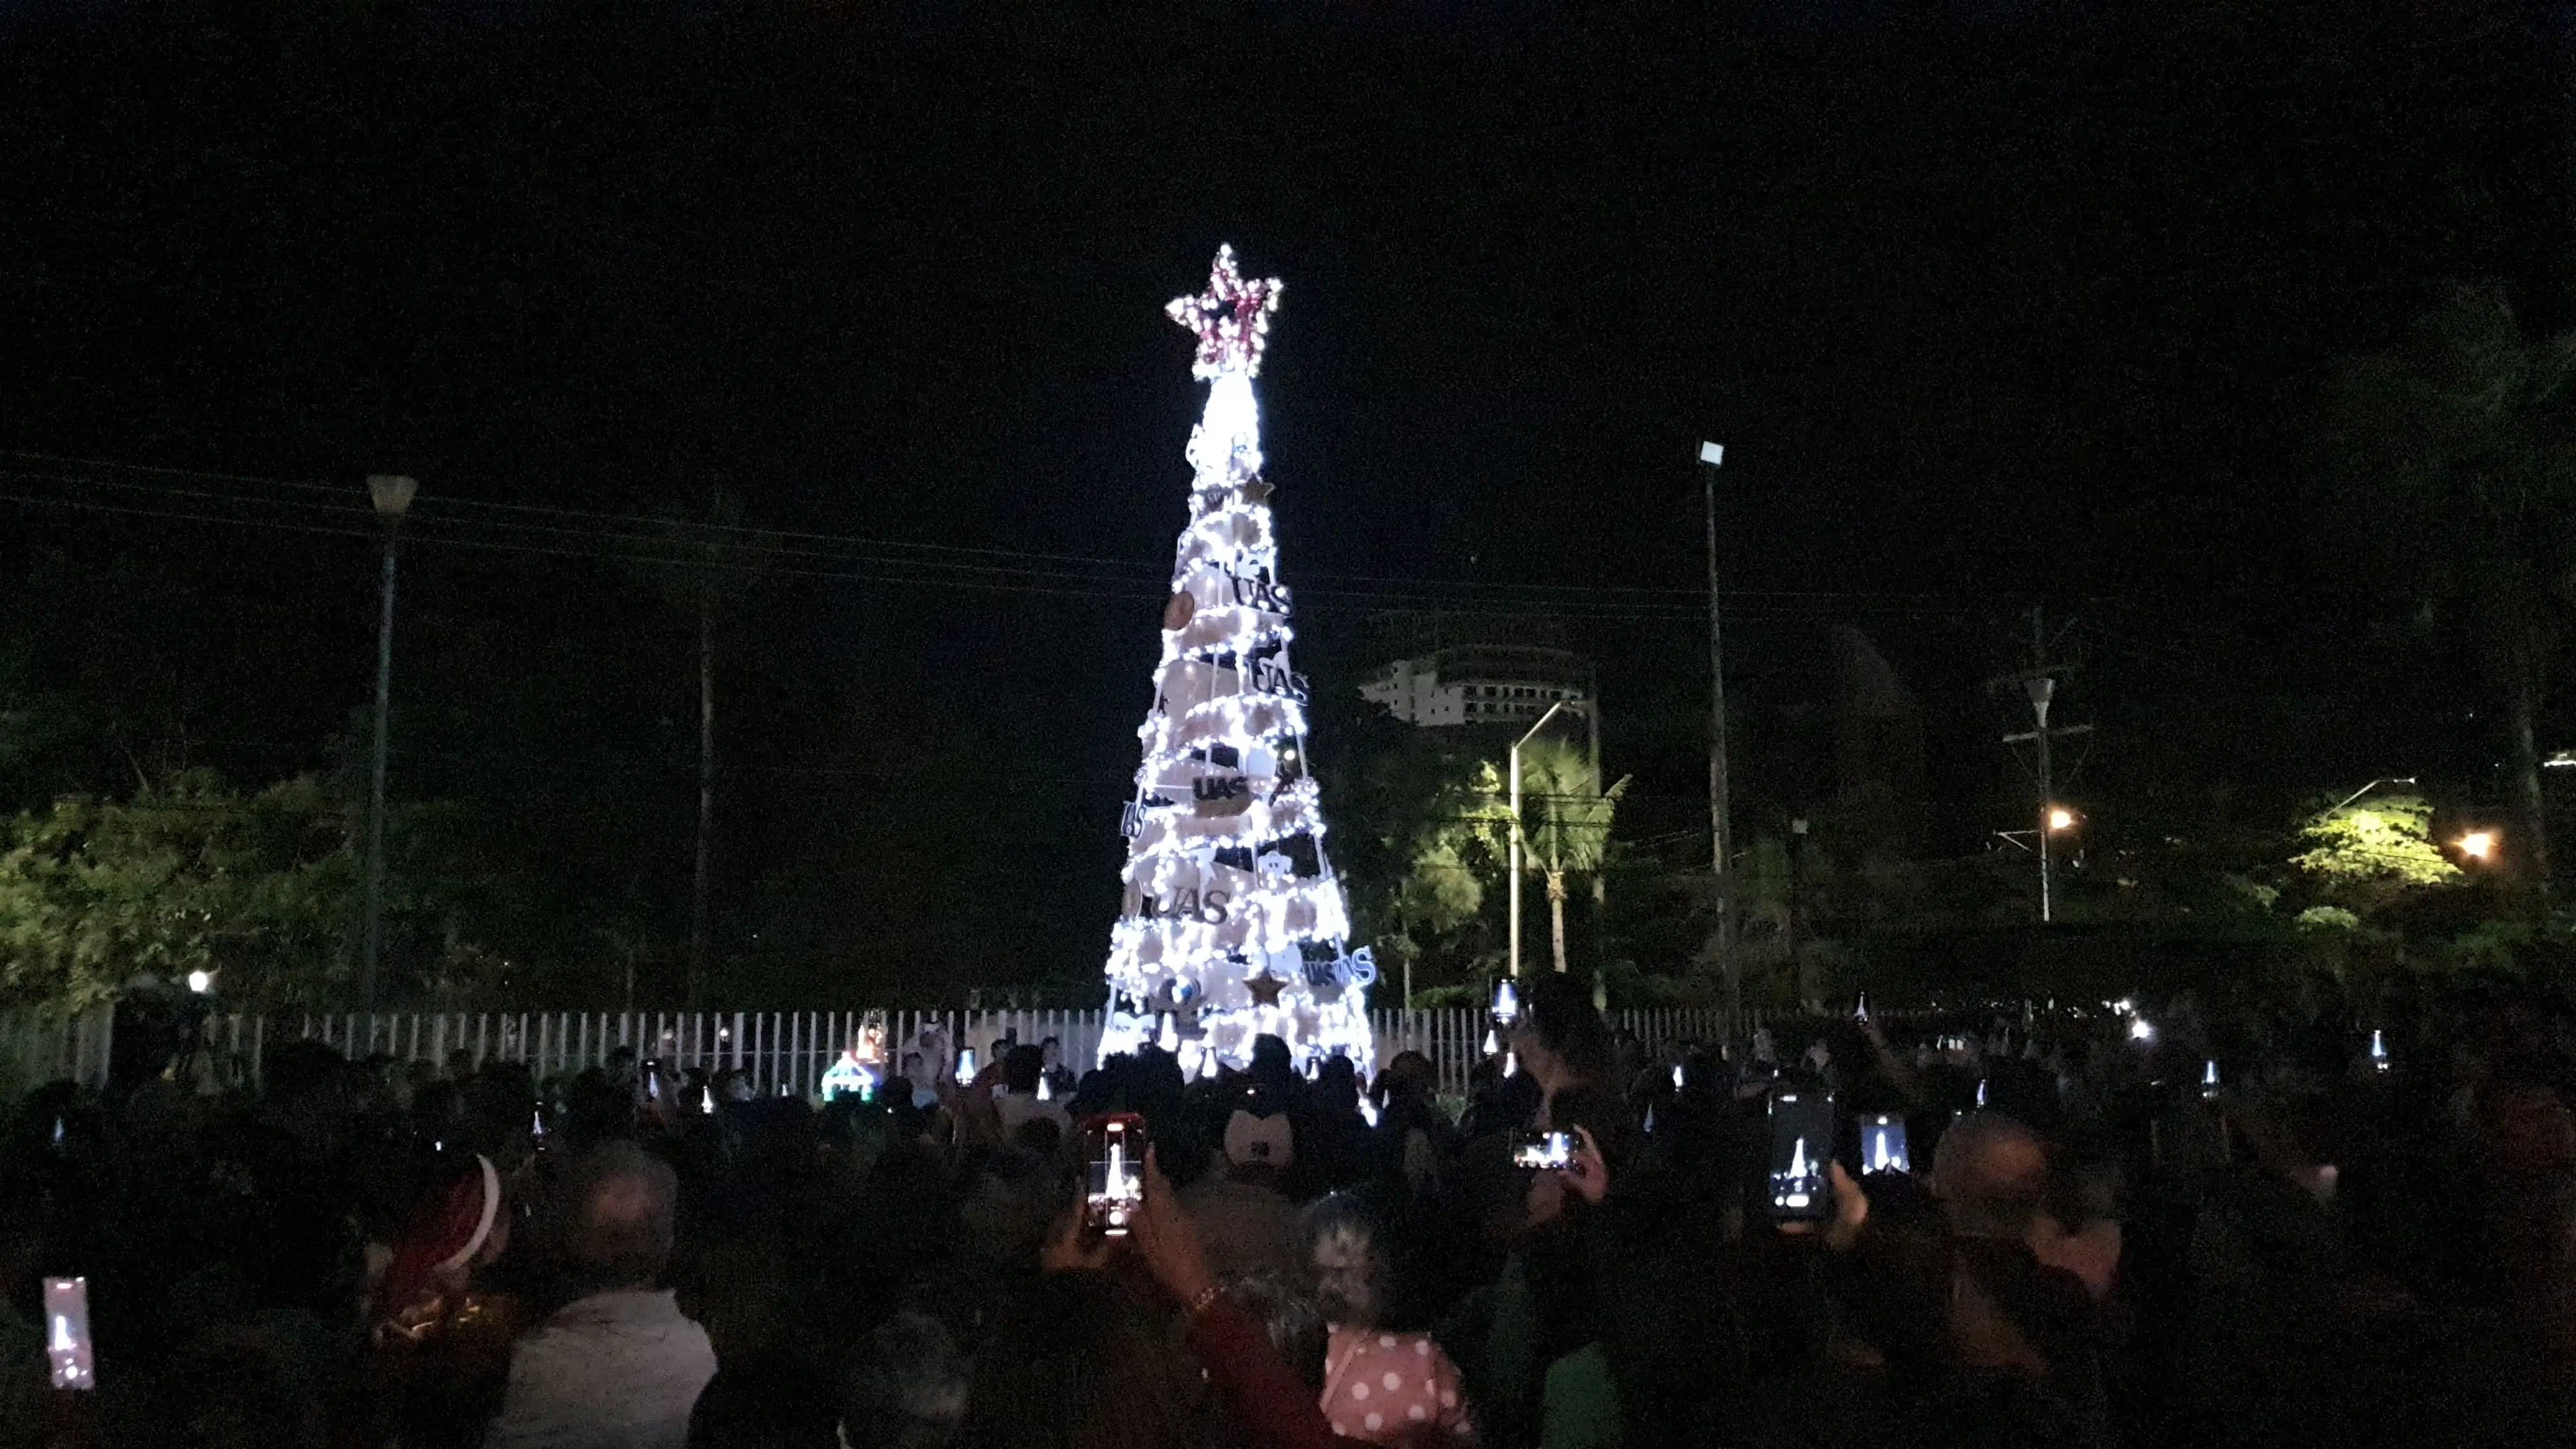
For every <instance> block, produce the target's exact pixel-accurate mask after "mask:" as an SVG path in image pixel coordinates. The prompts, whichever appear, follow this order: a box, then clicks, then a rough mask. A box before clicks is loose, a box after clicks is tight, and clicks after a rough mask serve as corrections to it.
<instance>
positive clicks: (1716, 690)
mask: <svg viewBox="0 0 2576 1449" xmlns="http://www.w3.org/2000/svg"><path fill="white" fill-rule="evenodd" d="M1699 461H1700V484H1701V496H1702V498H1703V500H1704V502H1705V503H1706V505H1707V513H1708V853H1709V867H1708V868H1709V874H1710V876H1712V877H1713V878H1714V879H1715V881H1716V885H1717V961H1718V967H1719V969H1720V970H1722V971H1724V972H1725V973H1726V1005H1727V1009H1728V1010H1729V1011H1731V1012H1734V1013H1737V1014H1739V1015H1740V1014H1741V1013H1742V1012H1743V1010H1744V978H1743V977H1742V975H1741V974H1739V973H1738V971H1737V969H1736V961H1735V892H1734V890H1733V888H1732V886H1731V884H1730V883H1729V882H1728V880H1727V878H1726V858H1727V854H1728V846H1729V844H1730V843H1731V842H1730V841H1729V840H1728V839H1727V836H1728V834H1729V831H1728V829H1727V819H1726V803H1727V802H1726V654H1725V650H1724V647H1723V636H1722V634H1721V632H1720V630H1719V626H1718V608H1717V469H1718V465H1719V464H1721V463H1723V462H1725V461H1726V449H1725V448H1724V447H1723V446H1721V445H1719V444H1717V443H1706V442H1704V443H1701V444H1700V445H1699Z"/></svg>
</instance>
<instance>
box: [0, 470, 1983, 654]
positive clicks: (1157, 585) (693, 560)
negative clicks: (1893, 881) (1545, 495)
mask: <svg viewBox="0 0 2576 1449" xmlns="http://www.w3.org/2000/svg"><path fill="white" fill-rule="evenodd" d="M0 457H15V458H20V459H28V460H32V461H34V462H38V463H42V464H50V465H53V466H52V467H51V468H50V469H38V468H25V467H20V468H0V477H5V478H11V479H15V480H18V481H19V482H20V483H21V484H51V485H55V486H58V487H67V488H90V489H107V490H121V491H122V492H124V493H127V494H129V495H131V494H141V495H143V496H145V497H148V498H153V499H156V500H161V501H164V502H167V501H171V500H185V502H183V503H182V504H181V505H180V506H178V507H175V508H173V507H145V506H140V505H138V504H135V503H131V502H127V503H113V502H106V501H101V500H97V499H80V498H66V497H61V496H58V495H52V494H34V493H27V492H13V493H6V494H0V498H6V499H8V500H10V501H15V502H19V503H24V504H29V505H33V506H53V507H63V508H72V509H79V510H84V511H91V512H105V513H121V514H126V515H129V516H139V517H165V518H172V519H180V520H185V521H193V522H204V523H225V524H233V525H236V526H248V527H259V528H269V529H277V530H282V531H292V532H302V533H308V534H324V535H331V534H336V535H341V536H347V537H365V538H372V537H374V536H376V529H377V527H378V525H377V523H376V520H375V518H374V515H373V513H372V510H371V509H369V508H367V507H365V506H363V505H361V504H358V503H356V502H354V501H353V502H349V503H346V504H343V503H339V502H324V501H320V499H311V500H306V499H280V498H264V497H260V496H258V495H256V494H245V493H240V492H218V491H213V490H208V489H188V488H178V487H170V486H162V485H147V484H144V483H139V482H133V481H127V480H124V479H120V478H116V477H112V476H111V477H98V476H88V475H81V474H73V473H67V472H65V471H63V470H65V469H97V470H105V471H107V472H109V473H135V474H150V475H156V476H159V477H166V478H177V479H195V480H201V481H209V482H218V483H242V484H250V485H254V486H260V487H271V488H282V489H288V490H293V491H295V492H298V493H305V494H321V495H328V496H330V497H332V498H334V499H338V498H347V497H349V495H350V492H351V490H349V489H347V488H345V487H334V486H333V485H329V484H323V483H313V482H305V481H299V480H291V479H274V478H261V477H256V476H253V475H248V474H232V473H216V472H210V471H204V470H193V469H180V468H165V467H153V466H149V465H140V464H127V463H117V462H112V461H106V460H96V459H76V458H63V457H58V456H55V455H49V454H35V453H24V452H17V453H10V452H0ZM227 505H231V506H242V507H247V508H250V509H253V510H257V511H258V512H256V513H255V514H254V515H253V516H242V515H239V514H234V513H228V512H224V511H221V510H222V509H223V508H224V507H225V506H227ZM414 509H415V512H414V514H413V515H411V517H410V518H409V519H407V520H406V527H407V528H408V529H409V530H410V532H409V534H408V535H407V536H408V537H410V538H412V539H413V540H415V541H417V542H423V543H437V544H456V545H458V546H462V547H470V548H478V549H483V550H487V551H500V552H519V553H528V554H537V555H550V556H557V557H601V558H623V559H628V560H631V561H636V562H643V563H662V564H666V565H672V566H685V567H689V568H705V569H712V570H716V571H719V572H731V573H745V574H782V575H786V576H791V577H811V578H821V579H826V580H832V581H839V582H852V583H886V584H913V585H919V584H949V585H955V586H960V587H984V588H988V589H998V590H1000V591H1004V592H1031V593H1058V594H1093V595H1098V596H1101V597H1120V598H1133V599H1138V600H1143V599H1148V598H1159V597H1161V596H1162V594H1163V592H1164V591H1163V589H1162V587H1161V579H1162V577H1163V566H1162V565H1160V564H1157V563H1152V562H1149V561H1146V560H1140V559H1120V558H1102V557H1097V556H1089V555H1080V554H1063V553H1048V552H1040V551H1032V550H1024V549H1005V548H993V547H983V546H968V545H953V544H930V543H918V542H911V541H905V540H895V539H881V538H871V537H865V536H860V535H844V534H829V533H818V532H811V531H800V530H788V529H774V528H761V527H754V526H750V525H742V524H724V523H698V522H690V521H683V520H678V519H671V518H650V517H643V516H638V515H632V514H616V513H602V512H592V511H585V510H580V509H571V508H561V507H553V506H547V505H536V504H504V503H486V502H481V501H478V500H473V499H463V498H445V497H440V498H436V499H422V500H420V501H419V502H417V503H415V504H414ZM447 509H462V510H467V511H468V512H469V516H467V517H451V518H441V517H440V516H439V515H440V513H441V511H442V510H447ZM270 510H285V511H287V512H288V513H289V514H290V515H294V514H301V515H304V518H303V519H299V518H297V517H293V516H289V517H278V516H275V514H274V513H272V512H270ZM473 511H482V512H486V513H494V514H525V515H531V516H532V517H542V518H550V519H560V520H567V521H566V522H559V523H544V522H534V521H526V520H522V519H516V518H506V517H473V516H470V514H471V513H472V512H473ZM305 520H317V521H305ZM433 530H435V531H433ZM531 535H533V536H535V537H536V538H539V539H544V540H550V541H551V542H533V541H530V536H531ZM567 544H570V545H571V546H566V545H567ZM815 544H820V545H825V546H824V547H811V546H805V545H815ZM719 550H723V551H724V552H723V553H719V552H718V551H719ZM726 553H731V554H736V555H741V556H739V557H728V556H725V554H726ZM782 559H788V560H798V559H801V560H812V561H846V562H848V563H849V564H851V565H853V566H854V567H856V568H861V569H872V570H878V571H879V572H876V573H853V572H850V571H848V570H836V569H827V568H811V567H798V566H795V565H793V564H789V563H782V562H779V560H782ZM980 560H996V562H981V561H980ZM1001 561H1008V562H1001ZM1035 565H1074V566H1076V567H1072V568H1065V567H1052V566H1050V567H1037V566H1035ZM886 571H891V572H886ZM1301 577H1302V578H1303V579H1306V580H1310V581H1314V582H1309V583H1307V584H1306V585H1305V587H1304V592H1306V593H1307V594H1308V595H1309V602H1310V603H1313V604H1316V605H1317V606H1319V607H1323V608H1326V609H1332V610H1339V611H1346V612H1347V611H1353V610H1359V611H1380V612H1420V613H1436V614H1452V615H1461V616H1468V617H1475V616H1486V617H1501V618H1521V617H1532V616H1540V615H1545V616H1553V617H1564V618H1578V619H1580V618H1592V619H1663V618H1671V619H1676V620H1679V619H1684V618H1692V617H1696V609H1697V604H1696V602H1695V600H1696V597H1697V592H1696V591H1694V590H1689V589H1665V588H1659V587H1649V586H1642V585H1607V584H1548V583H1534V582H1498V581H1488V580H1468V579H1426V578H1411V579H1408V578H1397V577H1393V576H1387V575H1373V574H1336V573H1329V572H1318V573H1314V574H1307V575H1302V576H1301ZM1319 584H1320V586H1321V590H1322V592H1323V594H1324V595H1325V597H1324V598H1322V599H1315V598H1313V597H1312V595H1313V594H1314V593H1315V592H1316V590H1317V588H1318V585H1319ZM1374 584H1384V585H1392V586H1393V587H1392V588H1372V587H1367V586H1368V585H1374ZM1068 585H1080V587H1067V586H1068ZM1345 585H1351V586H1353V587H1345ZM1425 591H1438V592H1436V593H1432V592H1425ZM1729 597H1730V598H1732V599H1734V600H1736V601H1737V602H1738V606H1739V610H1740V611H1741V612H1743V613H1745V614H1746V616H1747V617H1749V618H1756V619H1760V618H1806V617H1816V616H1821V614H1822V613H1824V612H1825V611H1824V610H1823V609H1821V608H1820V607H1819V606H1821V605H1828V604H1832V603H1836V602H1839V603H1841V604H1843V605H1844V609H1843V610H1841V611H1839V612H1841V613H1844V614H1849V613H1851V612H1865V613H1868V614H1870V615H1872V616H1876V617H1893V618H1923V619H1950V618H1958V617H1962V616H1965V615H1968V614H1971V613H1974V612H1976V611H1977V609H1979V608H1982V607H1984V605H1982V604H1980V603H1978V601H1977V600H1976V599H1975V598H1974V596H1963V595H1943V594H1928V593H1906V592H1897V591H1875V590H1828V589H1805V590H1745V591H1740V592H1738V593H1735V594H1731V595H1729Z"/></svg>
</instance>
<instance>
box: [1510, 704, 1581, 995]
mask: <svg viewBox="0 0 2576 1449" xmlns="http://www.w3.org/2000/svg"><path fill="white" fill-rule="evenodd" d="M1567 703H1568V701H1566V700H1562V699H1560V700H1558V701H1557V702H1556V703H1554V704H1551V705H1549V706H1548V707H1547V713H1545V714H1543V715H1540V716H1539V717H1538V723H1537V724H1534V725H1531V726H1530V727H1529V733H1528V734H1525V735H1523V736H1521V737H1520V738H1519V739H1517V740H1514V741H1513V742H1512V748H1511V776H1512V844H1511V856H1512V886H1511V910H1512V935H1511V941H1512V963H1511V964H1512V975H1513V977H1514V978H1515V979H1517V978H1518V977H1519V976H1520V974H1521V746H1523V745H1525V744H1528V743H1529V742H1530V741H1531V740H1533V739H1536V738H1537V737H1538V732H1539V731H1540V730H1543V729H1546V728H1547V722H1548V721H1549V720H1552V719H1554V718H1556V712H1557V711H1558V710H1561V709H1563V708H1565V706H1566V705H1567Z"/></svg>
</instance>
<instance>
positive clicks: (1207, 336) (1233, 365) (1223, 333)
mask: <svg viewBox="0 0 2576 1449" xmlns="http://www.w3.org/2000/svg"><path fill="white" fill-rule="evenodd" d="M1278 308H1279V279H1278V278H1277V277H1269V278H1264V279H1263V280H1260V281H1256V282H1247V281H1245V280H1244V279H1243V273H1242V272H1240V271H1238V270H1236V269H1235V265H1234V248H1233V247H1231V246H1220V247H1218V248H1217V249H1216V264H1215V265H1214V266H1212V267H1210V268H1209V269H1208V288H1207V290H1206V291H1205V292H1202V293H1200V294H1199V295H1198V296H1195V297H1174V298H1173V299H1172V301H1171V305H1169V306H1167V307H1165V308H1164V309H1163V313H1164V315H1166V316H1168V317H1170V318H1171V319H1172V320H1173V321H1175V322H1178V323H1180V324H1181V325H1182V326H1184V327H1187V328H1188V329H1190V330H1191V331H1193V332H1195V333H1197V334H1198V335H1199V354H1198V357H1197V358H1196V359H1195V360H1194V361H1192V362H1191V364H1190V376H1192V377H1195V378H1201V379H1205V378H1211V377H1215V376H1216V375H1218V374H1219V373H1226V372H1239V373H1242V374H1243V375H1244V376H1245V377H1258V376H1260V375H1261V349H1262V348H1263V347H1265V346H1267V345H1268V344H1269V338H1270V314H1271V313H1272V312H1275V311H1277V310H1278Z"/></svg>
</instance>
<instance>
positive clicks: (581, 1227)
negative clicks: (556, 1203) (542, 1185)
mask: <svg viewBox="0 0 2576 1449" xmlns="http://www.w3.org/2000/svg"><path fill="white" fill-rule="evenodd" d="M566 1187H567V1189H568V1193H567V1197H566V1201H565V1206H566V1208H567V1210H568V1213H569V1216H570V1219H571V1221H570V1222H569V1223H567V1224H566V1227H567V1229H568V1231H567V1233H566V1235H565V1242H564V1247H565V1252H566V1256H567V1257H569V1258H570V1259H571V1260H572V1266H573V1269H574V1271H575V1272H576V1274H578V1275H579V1276H580V1277H581V1278H582V1279H583V1280H584V1281H585V1283H587V1284H588V1285H589V1286H590V1287H591V1288H592V1289H593V1290H594V1291H600V1290H605V1289H610V1288H643V1287H650V1286H651V1285H652V1283H653V1281H654V1280H655V1279H656V1278H659V1277H660V1276H661V1274H662V1268H663V1266H664V1265H665V1264H667V1263H669V1262H670V1260H671V1248H672V1245H673V1242H674V1241H675V1239H676V1237H677V1222H676V1219H677V1217H678V1206H679V1205H678V1199H679V1179H678V1177H677V1176H676V1175H675V1174H673V1173H672V1171H671V1168H670V1165H669V1164H668V1163H665V1162H663V1161H662V1160H661V1159H660V1158H658V1157H654V1156H652V1155H651V1154H649V1153H647V1152H645V1151H643V1150H642V1149H640V1148H638V1147H636V1146H634V1145H633V1144H632V1143H626V1142H612V1143H610V1144H608V1145H607V1146H604V1147H601V1148H599V1149H598V1150H597V1151H594V1152H591V1153H589V1154H587V1155H586V1156H584V1157H583V1158H582V1159H581V1161H580V1162H579V1163H578V1164H576V1165H575V1167H574V1169H573V1174H572V1181H571V1182H569V1183H568V1184H566Z"/></svg>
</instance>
